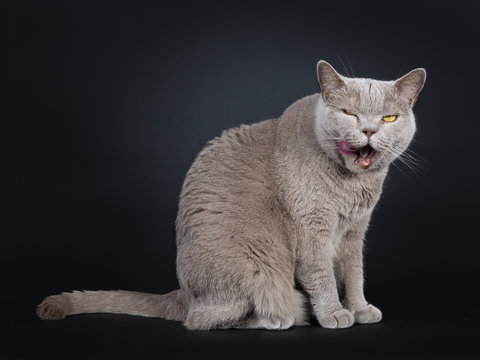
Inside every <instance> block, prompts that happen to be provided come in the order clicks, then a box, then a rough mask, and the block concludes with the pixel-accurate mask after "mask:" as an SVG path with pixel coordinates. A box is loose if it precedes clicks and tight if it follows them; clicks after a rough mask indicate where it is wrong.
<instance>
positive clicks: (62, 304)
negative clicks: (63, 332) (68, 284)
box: [37, 289, 188, 321]
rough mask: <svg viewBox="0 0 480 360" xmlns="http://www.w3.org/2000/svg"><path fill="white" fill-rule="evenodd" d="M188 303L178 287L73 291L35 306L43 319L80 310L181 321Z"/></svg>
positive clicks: (57, 318)
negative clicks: (151, 290) (159, 291)
mask: <svg viewBox="0 0 480 360" xmlns="http://www.w3.org/2000/svg"><path fill="white" fill-rule="evenodd" d="M187 311H188V304H187V299H186V297H185V295H184V292H183V290H182V289H178V290H175V291H172V292H170V293H168V294H165V295H157V294H147V293H140V292H133V291H123V290H117V291H74V292H71V293H62V294H59V295H53V296H49V297H47V298H45V299H44V300H43V301H42V302H41V303H40V305H38V306H37V315H38V317H39V318H40V319H43V320H60V319H63V318H65V316H68V315H73V314H83V313H116V314H130V315H140V316H149V317H161V318H165V319H169V320H177V321H184V320H185V318H186V317H187Z"/></svg>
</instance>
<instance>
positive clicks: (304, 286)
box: [38, 62, 424, 329]
mask: <svg viewBox="0 0 480 360" xmlns="http://www.w3.org/2000/svg"><path fill="white" fill-rule="evenodd" d="M318 71H319V80H320V83H321V85H322V96H321V95H320V94H316V95H312V96H308V97H306V98H304V99H301V100H299V101H297V102H295V103H294V104H293V105H291V106H290V107H289V108H288V109H287V110H286V111H285V112H284V114H283V115H282V116H281V117H280V118H278V119H271V120H266V121H263V122H260V123H256V124H253V125H249V126H244V125H242V126H240V127H238V128H234V129H230V130H227V131H225V132H224V133H223V134H222V135H221V136H220V137H218V138H215V139H213V140H211V141H210V142H209V143H208V144H207V146H206V147H205V148H204V149H203V150H202V151H201V152H200V154H199V155H198V156H197V158H196V160H195V162H194V163H193V165H192V167H191V168H190V170H189V171H188V173H187V176H186V179H185V182H184V185H183V188H182V192H181V195H180V203H179V212H178V216H177V221H176V230H177V251H178V252H177V274H178V279H179V283H180V289H179V290H176V291H174V292H172V293H170V294H167V295H153V294H152V295H149V294H141V293H133V292H124V291H116V292H74V293H63V294H61V295H55V296H51V297H48V298H47V299H45V300H44V302H43V303H42V304H40V305H39V308H38V314H39V316H40V317H42V318H63V317H64V316H66V315H70V314H74V313H81V312H122V313H131V314H137V315H144V316H159V317H166V318H169V319H175V320H179V321H183V322H184V324H185V325H186V326H187V328H189V329H212V328H231V327H240V328H267V329H285V328H289V327H290V326H292V325H293V324H294V323H295V324H297V325H302V324H305V323H307V322H308V319H309V317H310V316H312V315H314V316H315V317H316V318H317V319H318V321H319V322H320V324H321V325H322V326H324V327H328V328H342V327H348V326H351V325H352V324H353V322H354V321H356V322H359V323H370V322H376V321H379V320H380V319H381V312H380V310H378V309H377V308H376V307H374V306H372V305H369V304H368V303H367V302H366V300H365V298H364V296H363V272H362V247H363V238H364V234H365V232H366V229H367V226H368V222H369V220H370V215H371V213H372V210H373V208H374V206H375V204H376V202H377V200H378V198H379V196H380V194H381V190H382V184H383V181H384V179H385V176H386V174H387V171H388V164H389V163H390V162H391V161H392V160H393V159H394V157H396V156H398V155H399V153H398V152H399V151H400V150H402V151H403V150H404V149H405V148H406V147H407V146H408V143H409V142H410V140H411V138H412V136H413V133H414V131H415V123H414V118H413V114H412V112H411V106H413V103H414V102H415V99H416V96H417V95H418V92H419V91H420V90H421V86H423V81H424V71H423V70H414V72H415V71H416V72H417V73H414V76H415V78H414V79H413V80H414V81H413V80H412V79H410V78H406V77H408V76H410V77H412V75H410V74H412V73H413V72H411V73H410V74H407V75H406V76H405V77H404V78H405V79H406V80H412V81H405V80H402V79H404V78H402V79H400V80H398V81H397V82H396V83H394V82H380V81H375V80H369V79H347V78H343V77H340V76H339V75H338V74H337V73H336V72H335V71H334V70H333V68H331V67H330V66H329V65H328V64H327V63H325V62H320V63H319V70H318ZM419 71H420V72H423V73H422V74H423V77H422V74H419V73H418V72H419ZM362 82H363V83H362ZM400 82H402V83H400ZM403 83H406V84H407V85H408V86H407V85H404V84H403ZM412 84H413V85H412ZM400 85H402V86H404V87H405V88H400ZM412 86H413V88H414V89H413V90H415V91H411V92H410V93H408V94H407V92H404V91H403V90H407V87H408V88H409V89H412ZM404 95H405V96H404ZM407 95H408V96H407ZM410 95H412V96H410ZM409 96H410V97H409ZM409 99H410V100H411V101H409ZM345 104H346V105H345ZM347 106H348V107H349V108H352V109H355V110H358V111H361V114H362V115H361V117H360V114H358V115H355V116H356V119H357V121H356V122H352V119H350V118H348V117H352V115H354V114H353V113H350V111H347V112H345V111H343V110H342V109H343V108H344V107H347ZM339 111H343V112H345V114H343V115H339V114H340V113H339ZM380 111H381V112H380ZM379 112H380V113H379ZM393 112H395V113H396V114H398V115H397V116H396V117H398V121H400V120H401V121H403V127H398V125H397V132H399V133H400V134H401V141H398V139H397V138H394V137H392V136H391V134H390V135H389V132H390V133H391V132H392V131H393V130H392V128H386V129H387V130H385V129H384V130H382V128H381V126H388V125H394V124H388V123H383V122H382V123H379V122H378V117H379V116H380V119H381V118H382V116H385V115H389V114H391V113H393ZM347 113H350V115H346V114H347ZM377 113H379V114H377ZM342 116H343V117H342ZM375 117H376V118H377V119H376V120H377V122H376V123H374V118H375ZM385 121H386V120H385ZM355 123H356V124H357V125H355ZM365 124H367V127H365ZM342 126H343V127H344V129H343V128H342ZM354 127H358V129H354ZM366 129H367V130H366ZM367 131H369V132H370V133H367ZM375 133H377V135H376V137H375V138H374V136H375ZM380 134H383V135H382V136H383V137H381V136H380ZM387 138H388V139H387ZM390 138H392V139H390ZM344 139H348V141H347V140H344ZM374 139H375V142H374ZM339 140H340V142H339ZM387 143H388V144H387ZM367 144H369V145H367ZM387 147H393V148H394V149H395V151H393V150H392V151H391V152H390V153H389V152H388V150H385V149H386V148H387ZM372 149H375V151H374V150H372ZM362 154H363V155H364V156H362ZM353 155H357V158H356V159H353ZM338 290H340V291H338ZM339 292H340V294H342V296H343V299H342V298H341V297H340V296H339ZM341 300H343V303H342V302H341Z"/></svg>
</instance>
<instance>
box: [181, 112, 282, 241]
mask: <svg viewBox="0 0 480 360" xmlns="http://www.w3.org/2000/svg"><path fill="white" fill-rule="evenodd" d="M277 124H278V120H277V119H270V120H265V121H262V122H259V123H255V124H252V125H241V126H239V127H236V128H232V129H229V130H225V131H224V132H223V133H222V134H221V136H219V137H216V138H214V139H212V140H210V141H209V142H208V143H207V144H206V146H205V147H204V148H203V149H202V150H201V152H200V153H199V154H198V156H197V157H196V159H195V161H194V162H193V164H192V166H191V168H190V170H189V171H188V172H187V176H186V178H185V182H184V184H183V187H182V191H181V194H180V201H179V212H178V216H177V235H178V236H177V240H178V241H181V240H182V238H183V237H185V236H188V235H190V236H191V235H192V234H188V235H187V234H186V232H191V231H192V229H193V228H196V227H198V226H197V225H199V224H201V225H204V226H207V225H214V223H216V222H221V223H222V222H223V223H224V224H225V223H228V222H229V221H230V220H232V222H233V221H234V220H236V221H237V222H238V219H239V217H242V218H245V216H247V215H246V214H250V215H252V216H253V214H255V216H261V214H262V213H263V211H264V209H265V208H266V207H269V206H270V207H271V204H270V202H272V201H274V200H272V199H273V198H275V195H274V194H275V188H274V187H275V186H274V183H273V180H272V179H273V176H272V173H273V170H272V167H273V152H274V144H275V137H276V131H277Z"/></svg>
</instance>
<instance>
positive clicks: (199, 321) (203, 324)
mask: <svg viewBox="0 0 480 360" xmlns="http://www.w3.org/2000/svg"><path fill="white" fill-rule="evenodd" d="M251 309H252V306H251V305H250V304H249V303H248V301H247V300H239V299H235V300H232V301H224V300H222V301H220V300H213V301H212V300H211V299H208V300H207V299H202V298H197V299H195V300H194V301H192V302H191V304H190V308H189V310H188V314H187V318H186V320H185V323H184V325H185V327H186V328H187V329H189V330H213V329H229V328H233V327H237V325H238V324H239V323H241V322H242V321H243V319H244V318H245V317H247V316H248V314H249V312H251Z"/></svg>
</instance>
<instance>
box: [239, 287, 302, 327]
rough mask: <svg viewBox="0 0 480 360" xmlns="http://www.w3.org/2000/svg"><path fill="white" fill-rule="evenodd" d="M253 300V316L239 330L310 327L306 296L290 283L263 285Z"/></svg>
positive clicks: (240, 325) (255, 293)
mask: <svg viewBox="0 0 480 360" xmlns="http://www.w3.org/2000/svg"><path fill="white" fill-rule="evenodd" d="M282 283H283V285H284V286H283V288H282V286H281V284H282ZM272 284H273V286H272ZM253 300H254V304H255V309H254V312H253V314H252V316H250V317H248V318H247V319H246V320H245V321H244V322H242V323H241V324H239V325H238V326H237V327H238V328H247V329H267V330H286V329H289V328H290V327H292V326H293V325H296V326H302V325H308V320H307V314H306V299H305V296H304V295H303V294H302V293H301V292H300V291H298V290H296V289H294V288H293V286H292V285H290V284H289V283H288V282H282V281H278V282H274V283H270V284H269V285H267V284H263V286H262V287H261V288H258V289H257V291H255V292H254V294H253Z"/></svg>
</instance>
